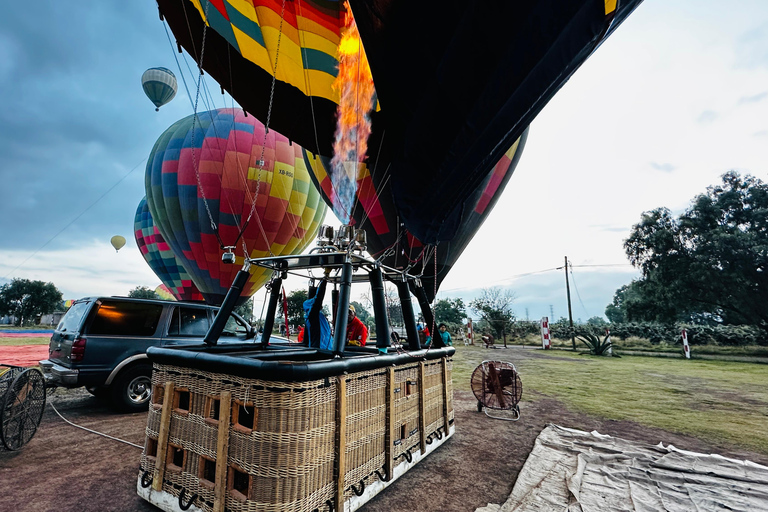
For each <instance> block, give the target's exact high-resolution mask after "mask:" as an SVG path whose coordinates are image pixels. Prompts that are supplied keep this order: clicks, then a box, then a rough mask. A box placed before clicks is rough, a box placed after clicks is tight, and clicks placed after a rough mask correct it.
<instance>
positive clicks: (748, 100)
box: [739, 92, 768, 105]
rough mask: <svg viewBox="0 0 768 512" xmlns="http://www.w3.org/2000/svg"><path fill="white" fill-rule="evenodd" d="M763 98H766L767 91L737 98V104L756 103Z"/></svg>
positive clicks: (767, 96) (767, 95)
mask: <svg viewBox="0 0 768 512" xmlns="http://www.w3.org/2000/svg"><path fill="white" fill-rule="evenodd" d="M765 98H768V92H761V93H760V94H755V95H753V96H742V97H741V98H739V105H744V104H746V103H757V102H759V101H762V100H764V99H765Z"/></svg>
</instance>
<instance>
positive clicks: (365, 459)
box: [140, 359, 453, 512]
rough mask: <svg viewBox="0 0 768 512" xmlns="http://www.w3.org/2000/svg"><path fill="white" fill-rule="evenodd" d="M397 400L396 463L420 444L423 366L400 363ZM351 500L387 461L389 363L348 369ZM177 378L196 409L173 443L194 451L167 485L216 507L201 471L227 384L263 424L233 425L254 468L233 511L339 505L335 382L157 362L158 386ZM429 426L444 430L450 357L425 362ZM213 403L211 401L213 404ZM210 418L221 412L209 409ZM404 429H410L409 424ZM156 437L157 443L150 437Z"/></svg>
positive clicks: (230, 500) (238, 456) (240, 457)
mask: <svg viewBox="0 0 768 512" xmlns="http://www.w3.org/2000/svg"><path fill="white" fill-rule="evenodd" d="M447 370H448V371H447V373H448V388H447V390H446V391H447V397H448V403H447V410H448V417H449V420H451V419H452V418H453V389H452V387H451V381H450V377H451V370H452V362H451V360H450V359H448V360H447ZM394 373H395V389H396V392H395V398H394V403H393V404H392V417H393V436H394V438H395V440H396V442H397V444H396V445H395V447H394V453H393V455H394V457H395V460H394V464H395V465H398V464H401V463H403V462H405V461H406V456H407V455H408V453H410V454H415V453H416V451H417V450H418V449H419V444H420V435H419V397H420V389H419V386H420V383H419V363H418V362H414V363H410V364H407V365H403V366H399V367H397V368H396V369H395V372H394ZM345 379H346V384H347V385H346V388H347V418H346V432H347V435H346V440H345V466H346V474H345V477H344V487H345V491H344V497H345V499H348V498H349V497H351V496H352V493H353V491H352V486H355V487H358V489H359V485H360V481H363V482H365V484H366V485H368V484H370V483H372V481H373V480H374V479H376V478H377V477H376V476H375V472H376V471H378V470H380V469H381V468H382V467H383V466H384V465H385V462H386V461H385V460H384V459H385V453H386V452H385V439H386V438H385V430H386V411H387V404H386V393H387V391H386V380H387V371H386V370H385V369H377V370H369V371H365V372H358V373H354V374H350V375H347V376H346V377H345ZM167 381H172V382H173V383H174V388H175V389H177V390H179V389H182V390H185V391H188V392H189V410H188V411H179V410H174V411H173V412H172V415H171V425H170V430H169V439H168V442H169V444H170V445H172V446H176V447H180V448H181V449H182V450H184V454H185V462H184V467H183V468H182V469H177V468H173V467H168V468H167V469H166V472H165V478H164V482H163V491H165V492H168V493H170V494H172V495H173V496H177V497H178V496H179V495H180V494H181V492H182V490H183V492H184V495H185V500H188V499H189V498H190V496H192V495H195V494H196V495H197V498H196V499H195V503H194V504H195V506H196V507H199V508H201V509H203V510H212V507H213V500H214V492H213V487H212V485H211V483H210V482H205V481H202V483H201V479H200V478H199V476H198V475H199V473H200V464H201V458H202V457H205V458H208V459H210V460H216V457H217V454H216V446H217V432H218V425H217V422H216V421H214V420H213V419H212V418H209V419H208V420H207V421H206V414H208V413H209V412H210V408H211V407H210V403H211V400H216V399H217V398H218V397H219V396H221V393H222V392H223V391H228V392H230V393H231V394H232V399H233V405H232V406H233V408H235V407H238V408H239V407H240V406H241V405H242V407H243V409H238V411H242V412H241V413H242V414H246V415H248V416H250V415H253V416H252V418H253V420H252V421H253V429H252V431H249V430H248V429H244V428H243V427H242V425H241V426H240V427H239V428H238V426H237V425H232V426H230V434H229V453H228V459H227V464H228V466H230V467H236V468H238V470H240V471H242V472H244V473H246V474H247V475H249V479H250V487H249V489H248V498H247V499H238V498H237V497H235V495H234V493H227V498H226V508H227V509H228V510H230V511H232V512H303V511H308V512H309V511H312V510H315V509H318V510H320V511H325V510H329V507H328V505H327V504H326V503H327V502H329V500H333V496H334V491H335V488H334V487H335V480H334V474H333V473H334V463H335V460H334V457H335V442H336V439H335V436H336V423H335V421H336V419H335V414H336V385H335V379H320V380H316V381H310V382H302V383H291V382H273V381H263V380H258V379H246V378H242V377H235V376H231V375H225V374H217V373H211V372H205V371H201V370H195V369H190V368H182V367H176V366H170V365H156V366H155V372H154V373H153V376H152V383H153V385H155V386H163V385H164V384H165V382H167ZM423 385H424V388H425V389H424V396H425V412H426V417H425V418H424V424H425V431H426V434H427V435H430V434H432V433H434V432H435V431H437V430H438V429H442V432H441V435H443V434H445V433H447V432H446V430H447V429H444V427H445V425H444V423H445V414H444V408H443V406H444V403H443V402H444V390H443V374H442V364H441V361H439V360H438V361H429V362H427V363H426V364H425V381H424V383H423ZM206 404H209V405H208V406H206ZM161 414H162V410H161V408H160V407H159V406H155V405H153V406H151V407H150V410H149V413H148V415H147V427H146V435H147V437H148V439H152V440H155V441H156V440H157V438H158V435H159V429H160V417H161ZM208 415H209V416H210V415H211V414H208ZM403 426H404V430H403ZM147 444H149V443H147ZM146 449H147V448H146V446H145V450H144V452H145V453H142V456H141V472H140V476H141V475H142V474H143V473H144V471H149V473H150V474H151V473H152V472H153V469H154V467H155V458H154V457H152V456H148V455H147V453H146Z"/></svg>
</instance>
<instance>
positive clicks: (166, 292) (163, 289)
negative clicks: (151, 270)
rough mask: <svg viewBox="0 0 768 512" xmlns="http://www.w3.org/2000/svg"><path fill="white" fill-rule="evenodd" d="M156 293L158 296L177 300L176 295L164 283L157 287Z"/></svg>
mask: <svg viewBox="0 0 768 512" xmlns="http://www.w3.org/2000/svg"><path fill="white" fill-rule="evenodd" d="M155 293H156V294H157V296H158V297H160V298H161V299H163V300H176V296H175V295H174V294H173V292H171V290H170V289H169V288H168V287H167V286H165V285H164V284H161V285H160V286H158V287H157V288H155Z"/></svg>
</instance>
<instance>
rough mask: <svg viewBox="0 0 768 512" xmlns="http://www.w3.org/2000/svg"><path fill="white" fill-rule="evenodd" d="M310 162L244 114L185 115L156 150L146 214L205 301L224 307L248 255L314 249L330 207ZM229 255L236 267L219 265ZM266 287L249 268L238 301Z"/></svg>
mask: <svg viewBox="0 0 768 512" xmlns="http://www.w3.org/2000/svg"><path fill="white" fill-rule="evenodd" d="M304 153H305V152H304V150H303V149H302V147H301V146H299V145H298V144H293V143H291V141H289V140H288V139H287V138H286V137H284V136H282V135H280V134H279V133H277V132H276V131H274V130H266V129H265V127H264V125H263V124H262V123H261V122H260V121H259V120H258V119H256V118H254V117H253V116H248V115H246V114H245V112H243V111H242V110H240V109H218V110H212V111H208V112H203V113H199V114H197V116H195V115H191V116H188V117H186V118H184V119H181V120H180V121H177V122H176V123H175V124H173V125H172V126H171V127H170V128H168V129H167V130H166V131H165V132H164V133H163V134H162V135H161V136H160V138H159V139H158V140H157V142H156V143H155V146H154V148H153V149H152V153H151V154H150V157H149V161H148V162H147V172H146V191H147V204H148V206H149V211H150V212H151V214H152V218H153V219H154V222H155V224H156V225H157V227H158V229H159V231H160V233H161V234H162V235H163V238H164V239H165V240H166V241H167V242H168V245H169V246H170V248H171V250H172V251H173V253H174V254H175V255H176V257H177V258H179V260H180V261H181V262H182V265H183V267H184V269H185V270H186V271H187V272H188V273H189V275H190V276H191V277H192V281H193V282H194V283H195V284H196V285H197V287H198V289H199V290H200V291H201V292H202V294H203V297H204V298H205V300H206V302H208V303H210V304H221V302H222V301H223V299H224V296H225V295H226V293H227V291H228V290H229V287H230V285H231V284H232V281H233V280H234V276H235V274H237V271H238V270H240V268H241V266H242V264H243V262H244V255H245V254H246V253H247V254H248V255H249V256H250V257H252V258H258V257H264V256H269V255H276V256H279V255H286V254H298V253H300V252H301V251H303V250H304V248H306V246H307V245H308V244H309V243H310V242H312V240H314V238H315V234H316V231H317V227H318V226H319V225H320V223H321V222H322V220H323V219H324V217H325V212H326V206H325V203H324V202H323V199H322V197H321V196H320V193H319V192H318V191H317V189H316V188H315V187H314V186H313V185H312V181H311V179H310V176H309V171H308V170H307V167H306V164H305V157H304ZM226 247H234V252H235V255H236V261H235V264H228V263H224V262H222V258H221V257H222V254H223V253H224V252H225V248H226ZM269 278H270V274H269V273H268V272H267V271H266V270H264V269H260V268H255V267H252V268H251V278H250V280H249V281H248V283H247V284H246V286H245V287H244V289H243V291H242V293H241V299H240V301H241V302H244V301H245V300H247V298H248V297H250V296H251V295H252V294H253V293H254V292H255V291H256V290H257V289H258V288H259V287H261V286H262V285H263V284H265V283H266V282H267V281H268V280H269Z"/></svg>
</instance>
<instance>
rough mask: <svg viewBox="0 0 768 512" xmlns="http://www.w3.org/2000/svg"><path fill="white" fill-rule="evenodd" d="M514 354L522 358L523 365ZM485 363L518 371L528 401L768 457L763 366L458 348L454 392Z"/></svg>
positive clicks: (767, 370) (767, 372)
mask: <svg viewBox="0 0 768 512" xmlns="http://www.w3.org/2000/svg"><path fill="white" fill-rule="evenodd" d="M521 351H522V352H528V354H527V355H528V356H529V357H523V356H524V354H521ZM514 354H520V356H519V358H518V360H514ZM530 356H532V357H530ZM484 359H494V360H502V361H509V362H512V363H514V364H515V366H516V367H517V369H518V371H519V372H520V376H521V378H522V382H523V401H526V400H528V401H532V400H536V399H538V398H539V397H544V396H546V397H551V398H555V399H557V400H559V401H561V402H563V403H564V404H566V405H567V406H568V407H569V408H571V409H572V410H574V411H578V412H583V413H586V414H589V415H595V416H598V417H600V418H604V419H613V420H629V421H634V422H637V423H640V424H642V425H647V426H651V427H658V428H662V429H665V430H669V431H672V432H678V433H683V434H687V435H691V436H694V437H697V438H700V439H702V440H706V441H710V442H718V441H726V442H728V443H729V444H733V445H734V446H738V447H742V448H745V449H747V450H750V451H757V452H760V453H763V454H768V367H766V366H765V365H762V364H752V363H739V362H727V361H703V360H698V361H697V360H685V359H682V358H680V359H666V358H656V357H643V356H625V357H622V358H608V357H595V356H589V355H579V354H574V353H572V352H567V351H563V350H557V351H546V352H545V351H543V350H540V349H536V348H533V347H531V348H527V349H522V348H518V349H516V350H503V349H500V350H491V349H485V348H483V347H482V345H480V346H478V345H474V346H468V347H465V346H463V345H460V346H457V347H456V356H455V358H454V366H453V381H454V388H455V389H461V390H469V389H470V387H469V380H470V376H471V373H472V371H473V370H474V368H475V367H476V366H477V365H478V364H480V362H482V361H483V360H484Z"/></svg>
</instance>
